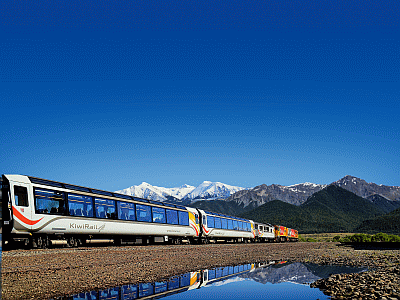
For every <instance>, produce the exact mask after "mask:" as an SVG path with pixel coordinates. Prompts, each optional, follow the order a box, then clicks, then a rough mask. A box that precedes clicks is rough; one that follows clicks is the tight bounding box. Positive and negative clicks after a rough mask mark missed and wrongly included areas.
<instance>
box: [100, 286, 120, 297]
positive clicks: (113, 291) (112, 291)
mask: <svg viewBox="0 0 400 300" xmlns="http://www.w3.org/2000/svg"><path fill="white" fill-rule="evenodd" d="M117 298H119V288H118V287H114V288H109V289H106V290H100V291H99V298H98V299H99V300H108V299H117Z"/></svg>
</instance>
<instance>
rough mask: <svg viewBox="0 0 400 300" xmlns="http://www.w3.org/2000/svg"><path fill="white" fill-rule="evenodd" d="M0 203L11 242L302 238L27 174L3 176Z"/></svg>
mask: <svg viewBox="0 0 400 300" xmlns="http://www.w3.org/2000/svg"><path fill="white" fill-rule="evenodd" d="M0 202H1V203H2V205H1V206H2V216H3V219H2V224H3V228H2V231H3V241H4V243H5V244H7V243H8V242H15V241H19V242H23V243H24V244H25V245H28V246H30V247H39V248H45V247H48V246H50V245H57V244H63V245H67V246H70V247H73V246H78V245H80V244H85V243H94V242H97V243H99V242H109V243H114V244H148V243H166V242H168V243H174V244H180V243H182V242H185V243H194V242H195V243H199V242H204V243H207V242H218V241H231V242H254V241H272V240H275V241H277V242H284V241H288V240H290V241H297V240H298V232H297V230H294V229H288V228H286V227H284V226H275V228H274V226H272V225H270V224H262V223H257V222H253V221H252V220H248V219H244V218H239V217H234V216H228V215H225V214H219V213H214V212H209V211H204V210H201V209H196V208H191V207H185V206H181V205H175V204H171V203H166V202H158V201H153V200H147V199H141V198H137V197H133V196H129V195H124V194H119V193H114V192H107V191H102V190H97V189H91V188H87V187H81V186H76V185H71V184H66V183H61V182H56V181H51V180H45V179H40V178H36V177H30V176H23V175H3V176H1V177H0Z"/></svg>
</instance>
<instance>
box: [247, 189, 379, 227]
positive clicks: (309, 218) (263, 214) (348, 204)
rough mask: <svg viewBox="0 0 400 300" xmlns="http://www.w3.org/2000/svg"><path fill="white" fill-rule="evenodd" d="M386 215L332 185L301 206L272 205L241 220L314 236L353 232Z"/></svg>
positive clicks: (279, 202)
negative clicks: (365, 222) (314, 233)
mask: <svg viewBox="0 0 400 300" xmlns="http://www.w3.org/2000/svg"><path fill="white" fill-rule="evenodd" d="M383 214H384V212H383V210H382V209H380V208H379V207H378V206H376V205H374V204H373V203H371V202H370V201H368V200H366V199H364V198H361V197H359V196H357V195H355V194H354V193H352V192H349V191H347V190H345V189H343V188H341V187H339V186H336V185H330V186H328V187H326V188H324V189H323V190H321V191H319V192H317V193H315V194H313V195H312V196H311V197H309V198H308V200H307V201H306V202H304V203H303V204H302V205H300V206H295V205H291V204H288V203H284V202H282V201H271V202H268V203H266V204H264V205H262V206H260V207H258V208H257V209H254V210H252V211H250V212H247V213H244V214H242V216H243V217H245V218H249V219H252V220H254V221H259V222H267V223H273V224H282V225H285V226H287V227H292V228H296V229H298V230H299V231H300V232H303V233H307V232H309V233H312V232H339V231H346V232H351V231H353V230H354V229H355V228H356V227H357V226H358V225H359V224H360V223H361V222H362V221H364V220H367V219H372V218H374V217H376V216H380V215H383Z"/></svg>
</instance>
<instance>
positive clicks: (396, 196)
mask: <svg viewBox="0 0 400 300" xmlns="http://www.w3.org/2000/svg"><path fill="white" fill-rule="evenodd" d="M333 184H335V185H338V186H340V187H341V188H344V189H346V190H348V191H350V192H352V193H354V194H356V195H357V196H360V197H363V198H367V199H368V197H371V196H373V195H375V194H377V195H380V196H382V197H384V198H386V199H389V200H394V201H400V187H398V186H387V185H383V184H379V185H378V184H376V183H373V182H366V181H365V180H364V179H361V178H358V177H354V176H351V175H346V176H345V177H343V178H341V179H339V180H337V181H335V182H333Z"/></svg>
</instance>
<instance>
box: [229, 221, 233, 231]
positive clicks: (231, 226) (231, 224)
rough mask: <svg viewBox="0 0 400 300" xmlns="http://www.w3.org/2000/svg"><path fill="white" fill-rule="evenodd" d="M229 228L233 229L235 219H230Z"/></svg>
mask: <svg viewBox="0 0 400 300" xmlns="http://www.w3.org/2000/svg"><path fill="white" fill-rule="evenodd" d="M228 229H231V230H232V229H233V220H232V219H228Z"/></svg>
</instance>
